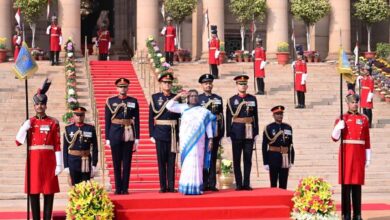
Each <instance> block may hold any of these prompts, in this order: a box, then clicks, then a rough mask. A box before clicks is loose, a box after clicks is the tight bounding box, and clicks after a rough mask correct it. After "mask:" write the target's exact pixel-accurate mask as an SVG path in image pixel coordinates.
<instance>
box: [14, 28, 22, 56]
mask: <svg viewBox="0 0 390 220" xmlns="http://www.w3.org/2000/svg"><path fill="white" fill-rule="evenodd" d="M18 41H19V42H18ZM12 44H13V45H14V48H15V50H14V61H16V58H18V55H19V51H20V47H21V46H22V37H21V36H20V35H16V34H15V35H14V36H13V37H12Z"/></svg>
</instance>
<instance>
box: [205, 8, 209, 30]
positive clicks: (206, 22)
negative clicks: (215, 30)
mask: <svg viewBox="0 0 390 220" xmlns="http://www.w3.org/2000/svg"><path fill="white" fill-rule="evenodd" d="M204 24H205V27H206V29H207V28H208V27H209V9H206V12H205V13H204Z"/></svg>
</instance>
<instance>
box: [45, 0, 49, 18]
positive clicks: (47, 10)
mask: <svg viewBox="0 0 390 220" xmlns="http://www.w3.org/2000/svg"><path fill="white" fill-rule="evenodd" d="M46 12H47V20H49V17H50V0H47V9H46Z"/></svg>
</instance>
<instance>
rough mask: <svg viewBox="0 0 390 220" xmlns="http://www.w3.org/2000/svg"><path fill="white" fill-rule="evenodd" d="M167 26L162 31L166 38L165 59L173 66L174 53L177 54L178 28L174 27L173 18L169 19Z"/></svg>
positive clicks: (169, 17)
mask: <svg viewBox="0 0 390 220" xmlns="http://www.w3.org/2000/svg"><path fill="white" fill-rule="evenodd" d="M166 20H167V25H166V26H165V27H164V28H163V29H162V31H161V33H160V34H161V36H165V59H166V61H167V63H169V64H170V65H171V66H172V65H173V53H174V52H175V45H176V44H177V42H176V28H175V26H173V24H172V22H173V19H172V17H171V16H168V17H167V19H166Z"/></svg>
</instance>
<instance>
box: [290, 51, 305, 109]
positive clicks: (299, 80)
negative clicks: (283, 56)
mask: <svg viewBox="0 0 390 220" xmlns="http://www.w3.org/2000/svg"><path fill="white" fill-rule="evenodd" d="M296 51H297V60H296V61H294V62H293V63H292V66H293V68H294V72H295V91H296V92H297V97H298V105H297V106H296V107H295V108H306V106H305V93H306V79H307V67H306V62H305V60H304V59H303V47H302V46H301V45H298V46H297V47H296Z"/></svg>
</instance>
